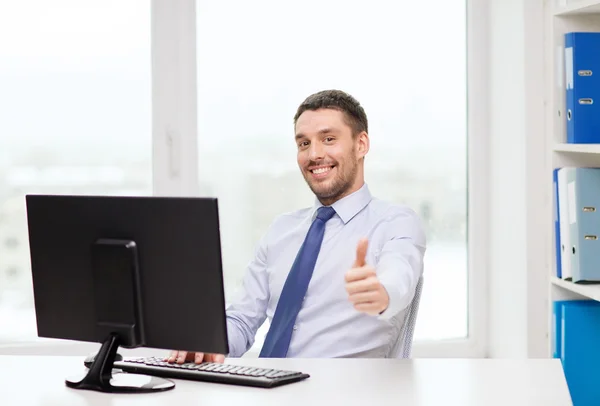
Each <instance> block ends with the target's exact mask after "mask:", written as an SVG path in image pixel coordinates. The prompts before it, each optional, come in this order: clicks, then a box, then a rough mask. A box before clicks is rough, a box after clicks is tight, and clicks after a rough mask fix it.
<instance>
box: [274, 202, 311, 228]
mask: <svg viewBox="0 0 600 406" xmlns="http://www.w3.org/2000/svg"><path fill="white" fill-rule="evenodd" d="M312 211H313V208H311V207H305V208H302V209H297V210H293V211H288V212H284V213H281V214H278V215H277V216H275V218H274V219H273V221H271V226H270V227H269V229H270V230H272V231H280V230H281V229H289V228H290V227H293V226H295V225H298V224H300V223H302V222H303V221H304V220H306V219H307V218H308V217H309V216H310V214H311V213H312Z"/></svg>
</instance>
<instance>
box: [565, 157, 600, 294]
mask: <svg viewBox="0 0 600 406" xmlns="http://www.w3.org/2000/svg"><path fill="white" fill-rule="evenodd" d="M559 174H560V172H559ZM566 175H567V176H566V178H567V189H566V192H567V212H568V214H567V216H568V222H569V233H568V239H569V244H570V246H571V248H570V254H571V255H570V257H571V259H570V267H571V274H572V275H571V276H572V280H573V282H600V255H598V253H599V252H600V168H569V170H568V171H567V172H566ZM559 187H560V186H559Z"/></svg>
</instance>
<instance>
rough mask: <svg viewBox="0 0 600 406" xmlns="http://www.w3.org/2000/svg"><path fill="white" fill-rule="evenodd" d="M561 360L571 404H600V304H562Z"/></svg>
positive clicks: (577, 301)
mask: <svg viewBox="0 0 600 406" xmlns="http://www.w3.org/2000/svg"><path fill="white" fill-rule="evenodd" d="M560 328H561V334H560V358H561V362H562V365H563V370H564V373H565V378H566V380H567V386H568V387H569V392H570V394H571V398H572V401H573V404H574V405H576V406H592V405H593V406H597V405H598V404H599V400H600V385H599V381H600V345H598V343H599V342H600V303H599V302H596V301H593V300H587V301H581V300H576V301H570V302H569V301H565V302H562V310H561V324H560Z"/></svg>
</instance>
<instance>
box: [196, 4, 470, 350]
mask: <svg viewBox="0 0 600 406" xmlns="http://www.w3.org/2000/svg"><path fill="white" fill-rule="evenodd" d="M465 7H466V6H465V4H464V2H462V1H461V2H456V1H447V0H433V1H428V2H418V1H414V2H389V1H370V2H367V1H360V2H359V1H348V0H343V1H342V0H305V1H303V2H299V3H295V4H294V6H293V7H292V6H290V3H289V2H281V1H275V0H257V1H253V2H247V1H242V0H237V1H234V0H230V1H224V0H218V1H217V0H212V1H198V2H197V12H198V17H197V18H198V27H197V30H198V31H197V41H198V44H197V46H198V86H199V89H198V95H199V104H198V112H199V116H198V121H199V137H200V139H199V159H200V179H201V181H202V185H201V186H202V191H203V193H205V194H209V195H216V196H218V197H219V199H220V209H221V218H222V241H223V256H224V266H225V274H226V275H225V277H226V284H227V285H226V292H227V296H228V297H229V298H231V295H232V294H233V293H234V292H235V289H237V288H239V287H240V283H241V279H242V275H243V272H244V270H245V266H246V264H247V263H248V261H249V260H250V259H251V256H252V253H253V248H254V246H255V244H256V242H257V240H258V238H259V237H260V236H261V235H262V234H263V233H264V232H265V231H266V228H267V226H268V225H269V224H270V222H271V221H272V220H273V219H274V218H275V216H277V215H278V214H281V213H283V212H285V211H290V210H296V209H299V208H302V207H305V206H309V205H311V204H312V203H313V195H312V193H311V192H310V190H309V188H308V187H307V186H306V184H305V183H304V180H303V178H302V176H301V174H300V171H299V169H298V168H297V166H296V148H295V143H294V139H293V137H294V129H293V116H294V113H295V110H296V108H297V106H298V104H299V103H300V102H301V101H302V100H303V99H304V98H305V97H306V96H308V95H309V94H311V93H313V92H316V91H318V90H322V89H328V88H337V89H342V90H345V91H347V92H349V93H351V94H352V95H354V96H355V97H356V98H357V99H358V100H359V101H360V102H361V103H362V104H363V106H364V107H365V109H366V112H367V115H368V117H369V129H370V131H369V132H370V138H371V151H370V152H369V155H368V157H367V160H366V181H367V183H368V184H369V187H370V189H371V191H372V192H373V194H374V195H375V196H376V197H379V198H381V199H387V200H391V201H394V202H398V203H407V204H409V205H410V206H411V207H412V208H413V209H414V210H416V211H417V212H418V213H419V214H420V216H421V217H422V219H423V221H424V223H425V224H426V227H427V235H428V250H427V253H426V257H425V267H426V269H425V275H426V282H425V285H424V292H423V297H422V300H421V305H420V309H419V321H418V325H417V331H416V333H415V339H416V340H421V339H446V338H459V337H465V336H466V335H467V260H466V257H467V255H466V254H467V245H466V218H467V216H466V214H467V205H466V202H467V190H466V188H467V186H466V163H467V156H466V151H467V148H466V145H467V144H466V141H467V136H466V90H467V89H466V62H465V60H466V41H465V36H466V20H465V12H466V11H465ZM231 10H236V11H235V13H232V12H231ZM431 10H436V12H435V13H432V12H431ZM264 330H265V329H263V330H262V331H263V332H264ZM261 341H262V340H260V337H259V339H258V341H257V345H259V344H260V342H261Z"/></svg>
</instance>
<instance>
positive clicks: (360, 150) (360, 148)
mask: <svg viewBox="0 0 600 406" xmlns="http://www.w3.org/2000/svg"><path fill="white" fill-rule="evenodd" d="M369 147H370V143H369V134H367V132H366V131H363V132H361V133H360V134H358V135H357V136H356V153H357V154H358V158H363V157H364V156H365V155H367V153H368V152H369Z"/></svg>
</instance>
